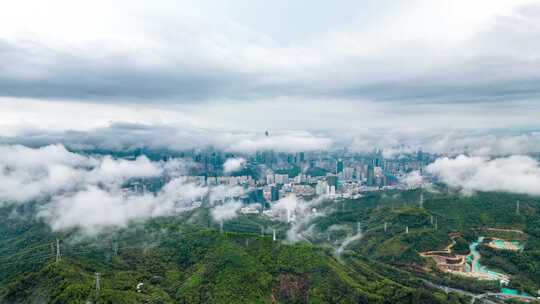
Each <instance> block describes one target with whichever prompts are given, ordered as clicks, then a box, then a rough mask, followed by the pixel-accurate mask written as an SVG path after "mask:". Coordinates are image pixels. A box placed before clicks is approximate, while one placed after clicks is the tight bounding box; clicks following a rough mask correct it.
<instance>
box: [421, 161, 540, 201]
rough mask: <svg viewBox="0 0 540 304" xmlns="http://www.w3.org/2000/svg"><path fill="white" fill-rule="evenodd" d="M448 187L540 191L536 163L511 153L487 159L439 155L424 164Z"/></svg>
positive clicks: (523, 191) (470, 190) (528, 192)
mask: <svg viewBox="0 0 540 304" xmlns="http://www.w3.org/2000/svg"><path fill="white" fill-rule="evenodd" d="M426 170H427V172H429V173H431V174H433V175H434V176H436V177H438V178H439V179H440V180H441V181H443V182H444V183H446V184H448V185H449V186H451V187H458V188H461V189H462V190H463V191H464V192H465V193H471V192H474V191H504V192H511V193H523V194H531V195H540V166H539V164H538V162H537V161H536V160H535V159H533V158H531V157H528V156H520V155H514V156H509V157H501V158H494V159H490V158H487V157H480V156H472V157H469V156H465V155H460V156H458V157H456V158H448V157H444V158H439V159H437V160H436V161H435V162H434V163H433V164H430V165H429V166H428V167H427V168H426Z"/></svg>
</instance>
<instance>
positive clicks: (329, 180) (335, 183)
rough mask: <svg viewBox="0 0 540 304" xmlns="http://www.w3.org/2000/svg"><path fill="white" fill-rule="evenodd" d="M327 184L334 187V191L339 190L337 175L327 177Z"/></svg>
mask: <svg viewBox="0 0 540 304" xmlns="http://www.w3.org/2000/svg"><path fill="white" fill-rule="evenodd" d="M326 182H327V183H328V186H330V187H332V186H334V189H336V190H337V188H338V177H337V176H336V175H327V176H326Z"/></svg>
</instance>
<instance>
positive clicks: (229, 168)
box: [223, 157, 246, 173]
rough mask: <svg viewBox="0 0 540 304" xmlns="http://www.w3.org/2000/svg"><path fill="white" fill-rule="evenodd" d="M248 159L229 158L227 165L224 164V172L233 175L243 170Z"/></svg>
mask: <svg viewBox="0 0 540 304" xmlns="http://www.w3.org/2000/svg"><path fill="white" fill-rule="evenodd" d="M245 163H246V159H245V158H242V157H236V158H228V159H227V160H226V161H225V163H223V172H225V173H232V172H235V171H238V170H240V169H242V167H243V166H244V164H245Z"/></svg>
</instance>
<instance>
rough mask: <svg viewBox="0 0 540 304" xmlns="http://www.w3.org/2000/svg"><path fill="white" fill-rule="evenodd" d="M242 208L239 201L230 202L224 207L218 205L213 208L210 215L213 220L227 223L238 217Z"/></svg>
mask: <svg viewBox="0 0 540 304" xmlns="http://www.w3.org/2000/svg"><path fill="white" fill-rule="evenodd" d="M240 207H242V203H240V202H237V201H230V202H227V203H225V204H223V205H217V206H215V207H213V208H212V210H211V211H210V214H211V215H212V218H213V219H214V220H215V221H217V222H221V221H227V220H230V219H233V218H235V217H236V216H237V211H238V209H240Z"/></svg>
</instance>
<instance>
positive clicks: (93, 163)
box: [0, 145, 162, 202]
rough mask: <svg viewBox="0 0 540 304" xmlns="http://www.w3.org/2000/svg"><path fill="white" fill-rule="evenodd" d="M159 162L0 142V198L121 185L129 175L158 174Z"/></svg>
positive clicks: (39, 196) (25, 197) (38, 196)
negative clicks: (1, 143)
mask: <svg viewBox="0 0 540 304" xmlns="http://www.w3.org/2000/svg"><path fill="white" fill-rule="evenodd" d="M161 172H162V169H161V167H160V164H158V163H152V162H150V161H149V160H148V159H147V158H146V157H145V156H142V157H139V158H137V159H136V160H133V161H127V160H117V159H113V158H111V157H109V156H106V157H103V158H96V157H88V156H83V155H80V154H77V153H73V152H69V151H68V150H66V149H65V148H64V146H62V145H50V146H45V147H42V148H37V149H32V148H28V147H25V146H17V145H15V146H0V200H2V201H15V202H25V201H29V200H35V199H44V198H47V197H48V196H51V195H55V194H57V193H61V192H70V191H76V190H79V189H82V188H84V187H86V186H87V185H98V184H103V185H105V186H106V187H111V186H112V185H120V184H121V183H123V182H124V181H126V180H127V179H129V178H132V177H140V178H145V177H152V176H159V175H160V174H161Z"/></svg>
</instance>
